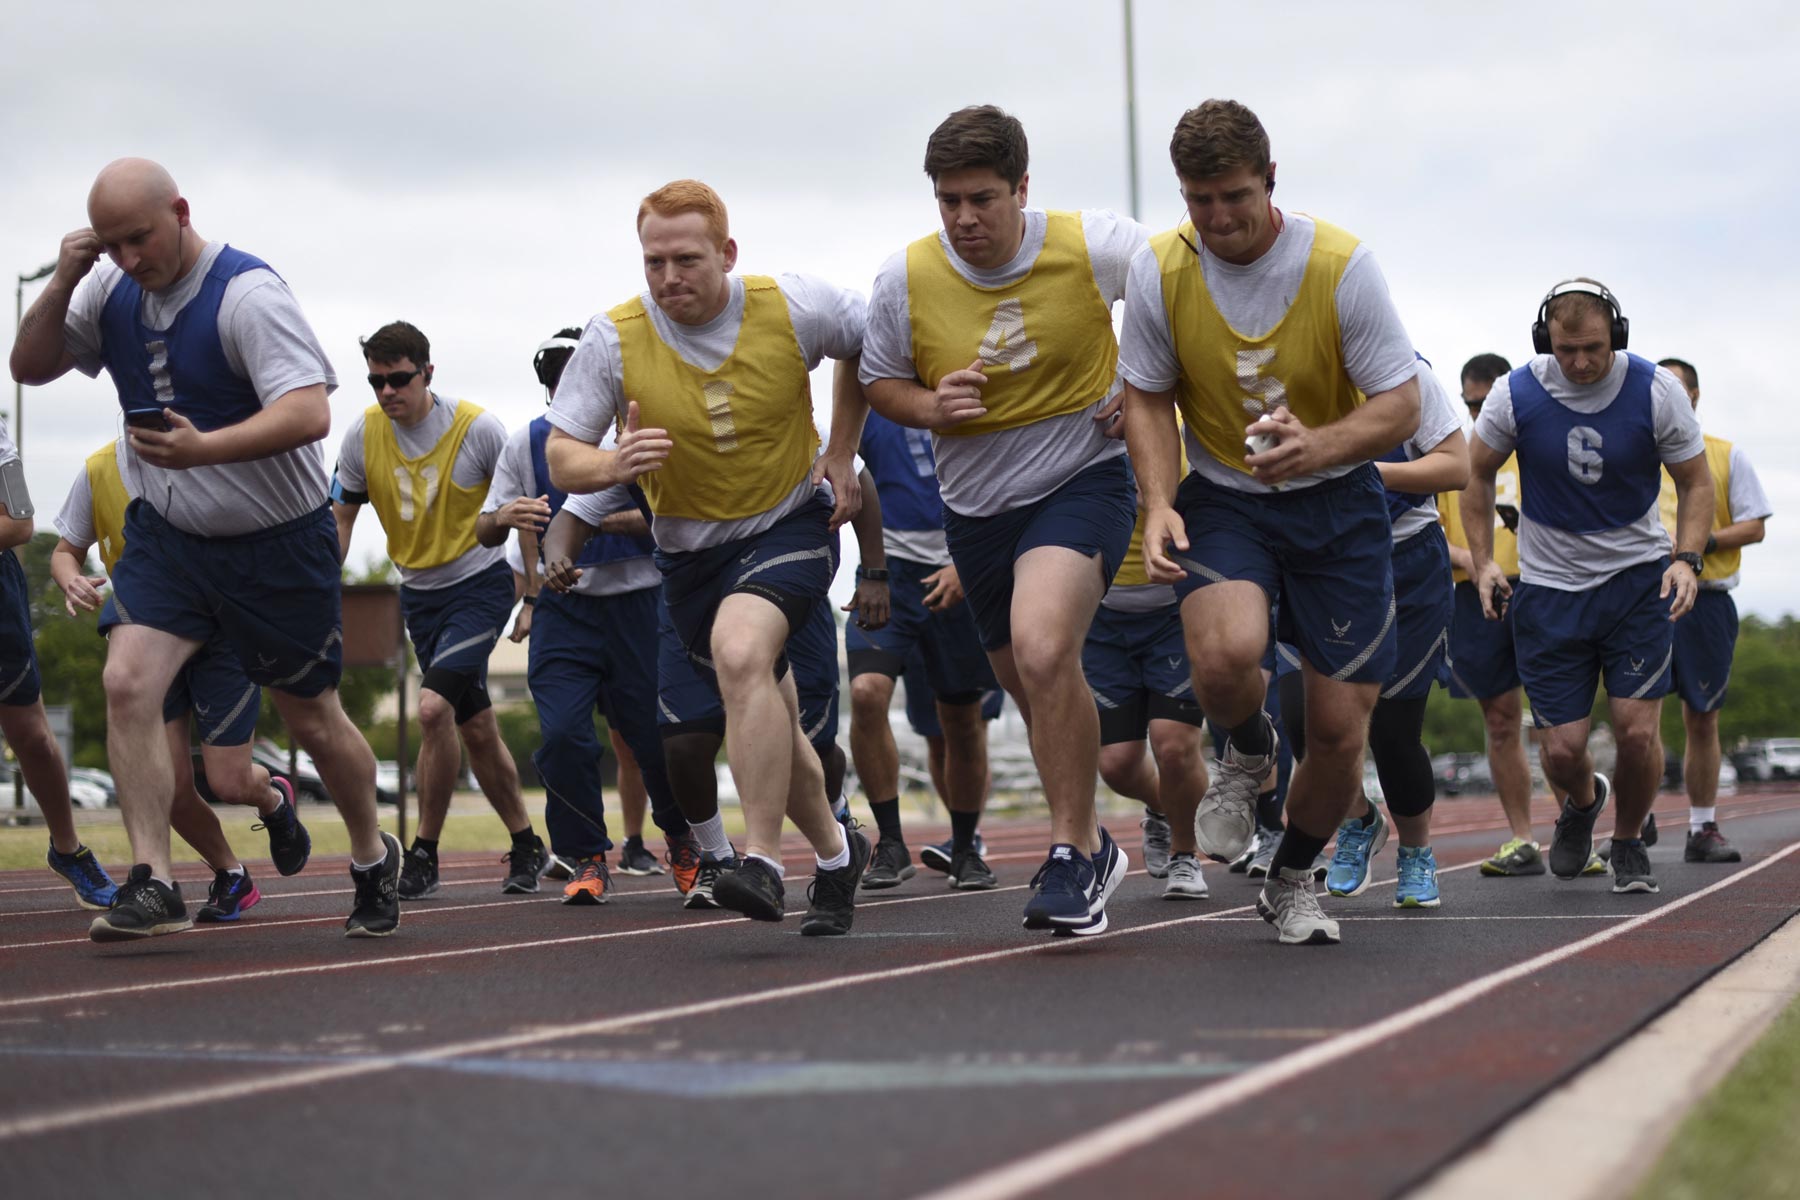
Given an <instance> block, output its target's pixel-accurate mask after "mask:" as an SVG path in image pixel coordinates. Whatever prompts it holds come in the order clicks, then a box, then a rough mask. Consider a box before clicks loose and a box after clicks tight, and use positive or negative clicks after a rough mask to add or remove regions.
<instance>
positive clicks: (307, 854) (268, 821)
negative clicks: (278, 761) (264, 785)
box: [250, 775, 312, 875]
mask: <svg viewBox="0 0 1800 1200" xmlns="http://www.w3.org/2000/svg"><path fill="white" fill-rule="evenodd" d="M269 783H270V785H271V786H272V787H274V789H275V790H276V791H278V792H280V793H281V807H280V808H278V809H276V810H275V811H274V812H272V813H270V814H269V815H268V816H266V817H264V818H263V819H262V820H261V821H260V822H258V823H257V824H255V825H252V826H251V827H250V828H251V829H252V830H257V829H266V830H268V831H269V857H270V858H272V859H274V860H275V869H276V870H277V871H279V872H280V873H281V874H283V875H298V874H299V873H300V872H301V871H302V870H304V869H305V867H306V860H307V859H309V858H311V857H312V835H311V834H309V833H307V832H306V826H304V825H302V824H301V823H300V812H299V810H298V809H296V808H295V807H294V788H293V785H292V784H290V783H288V781H287V780H285V779H283V778H282V777H281V776H279V775H271V776H269Z"/></svg>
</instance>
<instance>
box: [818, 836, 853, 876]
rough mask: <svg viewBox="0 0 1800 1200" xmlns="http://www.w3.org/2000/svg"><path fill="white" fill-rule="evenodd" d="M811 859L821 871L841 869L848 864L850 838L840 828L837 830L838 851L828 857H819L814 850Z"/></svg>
mask: <svg viewBox="0 0 1800 1200" xmlns="http://www.w3.org/2000/svg"><path fill="white" fill-rule="evenodd" d="M813 861H814V862H816V863H818V864H819V870H821V871H841V870H843V869H844V868H845V867H847V866H849V865H850V839H849V838H848V837H846V836H845V835H844V831H843V830H842V829H839V830H838V852H837V853H836V854H834V855H832V856H831V857H830V858H820V857H819V855H818V852H817V851H814V853H813Z"/></svg>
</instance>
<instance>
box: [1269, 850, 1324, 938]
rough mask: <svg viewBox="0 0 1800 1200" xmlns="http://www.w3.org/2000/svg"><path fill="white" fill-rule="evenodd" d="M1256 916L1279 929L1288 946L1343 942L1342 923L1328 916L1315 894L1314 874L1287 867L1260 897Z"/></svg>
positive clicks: (1278, 873)
mask: <svg viewBox="0 0 1800 1200" xmlns="http://www.w3.org/2000/svg"><path fill="white" fill-rule="evenodd" d="M1256 914H1257V915H1258V916H1259V917H1261V918H1262V919H1263V920H1265V921H1267V922H1268V923H1269V924H1271V925H1273V926H1274V927H1275V932H1276V934H1277V935H1278V936H1279V939H1280V941H1281V943H1282V944H1283V945H1285V946H1308V945H1311V946H1332V945H1336V944H1337V942H1338V941H1339V938H1338V923H1337V922H1336V921H1333V920H1332V919H1331V918H1329V917H1327V916H1326V915H1325V910H1324V909H1322V908H1320V907H1319V898H1318V896H1316V895H1314V894H1313V880H1312V872H1311V871H1296V870H1294V869H1293V868H1291V867H1283V868H1282V869H1281V870H1279V871H1277V872H1276V873H1275V874H1274V875H1272V876H1270V877H1269V881H1268V882H1267V883H1265V884H1263V889H1262V891H1261V892H1260V893H1258V894H1257V897H1256Z"/></svg>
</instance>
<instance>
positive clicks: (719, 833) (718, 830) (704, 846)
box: [688, 813, 731, 858]
mask: <svg viewBox="0 0 1800 1200" xmlns="http://www.w3.org/2000/svg"><path fill="white" fill-rule="evenodd" d="M688 832H689V833H691V834H693V835H694V840H695V841H696V842H699V843H700V850H701V852H702V853H705V854H710V855H712V856H713V857H714V858H730V857H731V839H730V838H728V837H726V836H725V818H724V817H722V816H720V815H719V814H718V813H714V814H713V815H712V816H710V817H708V818H707V819H706V820H704V821H700V822H697V823H696V822H691V821H690V822H689V823H688Z"/></svg>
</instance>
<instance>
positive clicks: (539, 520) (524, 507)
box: [494, 496, 550, 533]
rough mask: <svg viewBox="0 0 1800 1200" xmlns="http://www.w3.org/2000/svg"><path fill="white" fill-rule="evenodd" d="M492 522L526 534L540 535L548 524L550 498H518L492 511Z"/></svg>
mask: <svg viewBox="0 0 1800 1200" xmlns="http://www.w3.org/2000/svg"><path fill="white" fill-rule="evenodd" d="M494 522H495V523H496V524H498V525H505V526H507V527H508V528H510V529H521V530H524V531H525V532H526V533H542V532H544V527H545V526H546V525H548V524H550V497H548V496H518V497H515V498H513V499H511V500H508V501H507V502H506V503H505V504H502V505H501V506H500V507H499V508H497V509H495V510H494Z"/></svg>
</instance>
